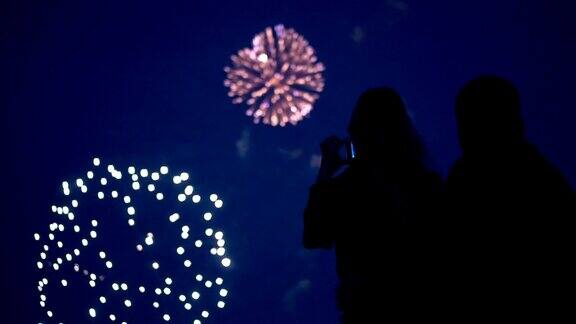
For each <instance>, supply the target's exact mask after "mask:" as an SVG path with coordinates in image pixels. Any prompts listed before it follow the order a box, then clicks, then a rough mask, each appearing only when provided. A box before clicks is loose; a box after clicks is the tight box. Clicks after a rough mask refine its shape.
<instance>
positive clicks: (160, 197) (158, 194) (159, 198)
mask: <svg viewBox="0 0 576 324" xmlns="http://www.w3.org/2000/svg"><path fill="white" fill-rule="evenodd" d="M156 199H158V200H162V199H164V194H163V193H161V192H159V193H157V194H156Z"/></svg>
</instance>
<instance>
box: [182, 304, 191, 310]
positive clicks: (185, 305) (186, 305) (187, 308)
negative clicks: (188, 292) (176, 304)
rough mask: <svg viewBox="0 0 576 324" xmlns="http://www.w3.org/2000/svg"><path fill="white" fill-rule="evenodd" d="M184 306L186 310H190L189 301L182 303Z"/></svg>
mask: <svg viewBox="0 0 576 324" xmlns="http://www.w3.org/2000/svg"><path fill="white" fill-rule="evenodd" d="M184 308H186V310H191V309H192V305H191V304H190V303H186V304H184Z"/></svg>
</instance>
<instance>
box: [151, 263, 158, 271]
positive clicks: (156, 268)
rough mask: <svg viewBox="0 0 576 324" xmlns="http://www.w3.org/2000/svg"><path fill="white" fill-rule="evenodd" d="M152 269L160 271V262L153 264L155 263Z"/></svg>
mask: <svg viewBox="0 0 576 324" xmlns="http://www.w3.org/2000/svg"><path fill="white" fill-rule="evenodd" d="M152 268H153V269H154V270H158V268H160V265H159V264H158V262H153V263H152Z"/></svg>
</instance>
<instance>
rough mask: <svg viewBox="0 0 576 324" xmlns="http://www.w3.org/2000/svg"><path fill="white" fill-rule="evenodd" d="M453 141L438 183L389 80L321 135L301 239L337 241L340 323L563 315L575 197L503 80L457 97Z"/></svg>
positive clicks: (311, 244) (318, 244)
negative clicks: (531, 134)
mask: <svg viewBox="0 0 576 324" xmlns="http://www.w3.org/2000/svg"><path fill="white" fill-rule="evenodd" d="M456 119H457V123H458V125H457V126H458V135H459V140H460V146H461V149H462V155H461V157H460V158H459V159H458V160H457V161H456V162H455V163H454V165H453V167H452V168H451V170H450V171H449V174H448V176H447V178H446V179H445V181H443V180H442V178H441V177H440V176H439V175H438V174H437V173H436V172H435V171H434V170H432V169H431V168H430V167H429V166H428V165H427V163H426V161H427V152H426V149H425V147H424V144H423V142H422V140H421V139H420V137H419V135H418V132H417V131H416V130H415V128H414V126H413V124H412V121H411V119H410V117H409V115H408V114H407V111H406V107H405V105H404V103H403V101H402V98H401V96H400V95H399V94H398V93H397V92H396V91H395V90H393V89H392V88H376V89H371V90H368V91H366V92H365V93H363V94H362V95H361V96H360V98H359V100H358V102H357V104H356V107H355V109H354V110H353V113H352V117H351V120H350V123H349V126H348V134H349V137H350V140H351V142H352V143H353V144H354V148H355V151H356V156H355V158H354V159H351V160H344V159H342V158H341V157H340V154H339V151H340V149H341V146H342V145H343V141H342V140H340V139H338V138H336V137H334V136H332V137H329V138H327V139H326V140H324V141H323V142H322V144H321V150H322V163H321V167H320V170H319V173H318V178H317V181H316V183H314V184H313V185H312V186H311V188H310V193H309V199H308V203H307V206H306V208H305V211H304V233H303V242H304V247H305V248H308V249H315V248H323V249H331V248H334V250H335V253H336V262H337V264H336V270H337V273H338V277H339V287H338V290H337V303H338V308H339V310H340V311H341V320H342V323H345V324H349V323H384V322H386V323H403V322H406V323H408V322H410V323H413V322H414V321H431V320H442V321H444V322H454V323H456V322H457V323H466V322H472V321H484V322H486V321H501V320H519V319H531V320H534V319H536V318H538V317H541V318H542V319H543V320H546V321H547V322H550V321H551V319H552V318H553V317H554V316H560V315H561V314H565V313H567V311H568V309H570V305H568V302H567V299H566V298H564V297H561V296H560V294H559V293H558V292H557V291H556V290H557V289H560V290H565V292H567V293H571V291H572V290H571V289H570V288H569V287H573V284H572V285H570V284H568V282H569V281H570V282H572V281H573V279H572V274H573V269H574V268H573V266H571V263H572V262H571V261H570V260H569V259H570V258H571V256H572V253H570V252H571V251H572V250H571V249H570V247H569V246H570V244H571V243H573V242H571V236H570V235H569V234H566V235H564V234H559V233H560V232H562V231H566V232H565V233H569V232H568V231H569V230H571V229H572V228H573V226H572V217H573V216H574V215H576V213H575V212H574V211H575V210H574V207H573V202H574V198H573V197H574V196H573V192H572V189H571V187H570V185H569V184H568V182H567V181H566V180H565V179H564V177H563V175H562V174H561V173H560V172H559V171H558V170H557V169H556V168H555V167H554V166H552V165H551V164H550V163H549V162H548V161H547V159H546V158H545V157H544V156H543V155H542V154H541V153H540V152H539V151H538V150H537V148H536V147H535V146H534V145H533V144H531V143H530V142H529V141H528V140H527V139H526V137H525V135H524V124H523V120H522V114H521V105H520V97H519V94H518V92H517V90H516V89H515V87H514V86H513V85H512V83H510V82H509V81H507V80H505V79H503V78H500V77H497V76H480V77H478V78H476V79H474V80H472V81H470V82H468V83H467V84H466V85H465V86H464V87H463V88H462V90H461V91H460V93H459V94H458V95H457V98H456Z"/></svg>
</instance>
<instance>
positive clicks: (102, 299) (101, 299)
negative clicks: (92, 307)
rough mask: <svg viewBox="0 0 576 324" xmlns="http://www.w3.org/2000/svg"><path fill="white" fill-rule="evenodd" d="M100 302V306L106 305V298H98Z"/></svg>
mask: <svg viewBox="0 0 576 324" xmlns="http://www.w3.org/2000/svg"><path fill="white" fill-rule="evenodd" d="M100 302H101V303H102V304H106V297H104V296H100Z"/></svg>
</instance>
